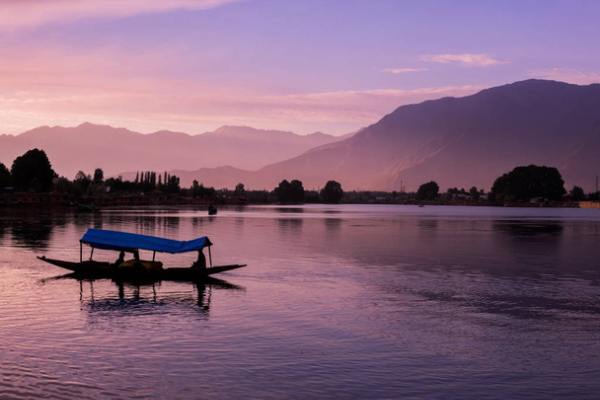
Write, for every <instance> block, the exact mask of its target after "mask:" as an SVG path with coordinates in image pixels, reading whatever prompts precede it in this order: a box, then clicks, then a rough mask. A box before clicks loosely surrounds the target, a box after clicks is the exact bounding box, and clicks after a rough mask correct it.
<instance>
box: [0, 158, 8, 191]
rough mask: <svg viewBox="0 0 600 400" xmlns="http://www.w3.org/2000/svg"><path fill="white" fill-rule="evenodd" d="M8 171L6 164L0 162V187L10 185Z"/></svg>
mask: <svg viewBox="0 0 600 400" xmlns="http://www.w3.org/2000/svg"><path fill="white" fill-rule="evenodd" d="M10 181H11V177H10V171H9V170H8V168H6V165H4V164H2V163H0V189H3V188H5V187H8V186H10Z"/></svg>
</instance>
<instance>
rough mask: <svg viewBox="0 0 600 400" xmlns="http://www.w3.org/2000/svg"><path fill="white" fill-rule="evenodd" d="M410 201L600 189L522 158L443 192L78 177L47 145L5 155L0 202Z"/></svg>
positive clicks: (499, 200) (551, 198)
mask: <svg viewBox="0 0 600 400" xmlns="http://www.w3.org/2000/svg"><path fill="white" fill-rule="evenodd" d="M311 203H312V204H315V203H324V204H339V203H342V204H405V205H419V206H425V205H462V206H503V207H582V208H600V202H599V193H598V192H594V193H590V194H586V193H584V191H583V189H582V188H580V187H577V186H575V187H573V188H572V189H571V190H570V191H569V192H567V191H566V190H565V189H564V182H563V180H562V177H561V175H560V172H559V171H558V170H557V169H556V168H553V167H545V166H535V165H529V166H520V167H516V168H514V169H513V170H512V171H510V172H508V173H505V174H503V175H502V176H500V177H499V178H497V179H496V180H495V181H494V183H493V185H492V189H491V190H490V191H489V192H485V191H484V190H483V189H479V188H476V187H471V188H470V189H468V190H465V189H464V188H461V189H459V188H448V189H447V190H446V191H445V192H440V188H439V185H438V184H437V183H436V182H434V181H431V182H426V183H424V184H422V185H421V186H420V187H419V189H418V190H417V191H416V192H403V191H392V192H386V191H344V190H343V188H342V185H341V184H340V183H338V182H336V181H333V180H330V181H328V182H327V183H325V185H324V186H323V188H322V189H321V190H318V191H317V190H306V189H304V187H303V184H302V182H301V181H299V180H297V179H294V180H291V181H288V180H283V181H281V182H280V183H279V185H278V186H277V187H276V188H274V189H273V190H270V191H269V190H247V189H246V188H245V186H244V184H243V183H239V184H238V185H237V186H236V188H235V189H233V190H231V189H215V188H212V187H205V186H204V185H202V184H201V183H199V182H197V181H194V182H193V184H192V185H191V186H190V187H189V188H182V187H181V186H180V180H179V178H178V177H177V176H175V175H171V174H170V173H168V172H163V173H157V172H154V171H140V172H138V173H137V174H136V178H135V179H134V180H133V181H127V180H123V179H122V178H121V177H117V178H107V179H105V178H104V173H103V171H102V169H100V168H97V169H96V170H95V171H94V173H93V174H92V175H88V174H86V173H85V172H83V171H80V172H78V173H77V174H76V176H75V178H74V179H73V180H69V179H68V178H65V177H60V176H58V175H57V174H56V173H55V172H54V170H53V169H52V166H51V163H50V161H49V160H48V157H47V156H46V153H45V152H44V151H43V150H39V149H32V150H29V151H27V152H26V153H25V154H23V155H21V156H19V157H17V158H16V159H15V160H14V162H13V164H12V167H11V169H10V170H9V169H8V168H7V167H6V166H5V165H3V164H2V163H0V208H12V207H38V208H40V207H41V208H45V207H51V208H72V209H75V210H77V211H81V212H85V211H95V210H97V209H100V208H103V207H128V206H197V207H208V206H210V205H237V206H239V205H251V204H254V205H260V204H311Z"/></svg>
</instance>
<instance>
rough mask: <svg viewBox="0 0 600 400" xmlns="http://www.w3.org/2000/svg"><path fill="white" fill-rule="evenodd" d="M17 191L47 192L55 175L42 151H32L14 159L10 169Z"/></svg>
mask: <svg viewBox="0 0 600 400" xmlns="http://www.w3.org/2000/svg"><path fill="white" fill-rule="evenodd" d="M10 172H11V175H12V182H13V185H14V186H15V188H16V189H17V190H32V191H35V192H49V191H50V190H51V189H52V180H53V179H54V177H56V173H55V172H54V170H53V169H52V165H50V161H49V160H48V156H46V153H45V152H44V151H43V150H39V149H32V150H29V151H28V152H26V153H25V154H23V155H22V156H19V157H17V158H16V159H15V161H14V162H13V164H12V167H11V169H10Z"/></svg>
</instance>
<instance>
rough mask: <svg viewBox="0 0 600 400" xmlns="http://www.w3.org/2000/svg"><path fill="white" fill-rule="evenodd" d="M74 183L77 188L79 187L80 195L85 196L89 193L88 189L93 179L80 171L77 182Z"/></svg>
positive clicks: (76, 177)
mask: <svg viewBox="0 0 600 400" xmlns="http://www.w3.org/2000/svg"><path fill="white" fill-rule="evenodd" d="M73 183H74V184H75V186H77V187H78V188H79V193H81V194H83V193H86V192H87V191H88V189H89V187H90V185H91V183H92V177H91V176H89V175H86V174H85V172H83V171H79V172H78V173H77V174H76V175H75V180H74V181H73Z"/></svg>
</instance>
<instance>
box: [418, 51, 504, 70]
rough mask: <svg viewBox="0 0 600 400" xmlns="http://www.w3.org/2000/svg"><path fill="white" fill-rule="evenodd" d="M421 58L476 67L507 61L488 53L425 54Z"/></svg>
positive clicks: (428, 60)
mask: <svg viewBox="0 0 600 400" xmlns="http://www.w3.org/2000/svg"><path fill="white" fill-rule="evenodd" d="M421 60H423V61H427V62H434V63H441V64H450V63H454V64H462V65H468V66H474V67H489V66H492V65H498V64H505V63H506V61H502V60H498V59H496V58H494V57H492V56H490V55H487V54H471V53H463V54H425V55H423V56H421Z"/></svg>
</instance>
